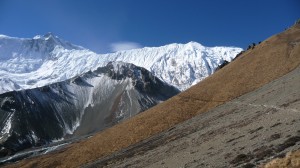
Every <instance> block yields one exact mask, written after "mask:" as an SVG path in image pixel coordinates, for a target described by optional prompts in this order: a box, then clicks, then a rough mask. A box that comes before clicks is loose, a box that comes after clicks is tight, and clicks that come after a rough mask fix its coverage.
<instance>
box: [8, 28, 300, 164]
mask: <svg viewBox="0 0 300 168" xmlns="http://www.w3.org/2000/svg"><path fill="white" fill-rule="evenodd" d="M299 43H300V26H299V25H298V26H296V27H293V28H291V29H288V30H287V31H285V32H283V33H281V34H278V35H275V36H273V37H271V38H269V39H267V40H265V41H264V42H262V43H261V44H260V45H258V46H256V47H255V49H253V50H248V51H247V52H245V53H244V54H243V55H242V56H240V57H239V58H238V59H236V60H235V61H234V62H232V63H230V64H229V65H227V66H226V67H224V68H223V69H222V70H220V71H218V72H216V73H215V74H214V75H212V76H210V77H208V78H207V79H205V80H204V81H202V82H201V83H199V84H197V85H195V86H193V87H192V88H190V89H189V90H187V91H185V92H183V93H181V94H179V95H178V96H175V97H173V98H171V99H169V100H168V101H165V102H164V103H161V104H159V105H157V106H155V107H153V108H151V109H149V110H147V111H146V112H143V113H141V114H139V115H137V116H135V117H133V118H131V119H129V120H127V121H125V122H123V123H120V124H118V125H116V126H114V127H112V128H109V129H107V130H105V131H103V132H101V133H98V134H96V135H95V136H94V137H92V138H90V139H87V140H84V141H81V142H78V143H75V144H73V145H71V146H70V147H68V148H67V149H66V150H64V151H62V152H56V153H52V154H47V155H44V156H41V157H38V158H33V159H27V160H24V161H21V162H19V163H16V164H13V165H9V166H8V167H53V166H55V167H78V166H80V165H83V164H86V163H89V162H93V161H95V160H97V159H99V158H101V157H103V156H106V155H109V154H111V153H113V152H115V151H118V150H120V149H122V148H125V147H128V146H130V145H132V144H135V143H137V142H139V141H141V140H144V139H146V138H149V137H150V136H152V135H154V134H157V133H159V132H161V131H163V130H166V129H168V128H170V127H172V126H174V125H175V124H178V123H180V122H182V121H184V120H187V119H189V118H192V117H193V116H195V115H197V114H199V113H202V112H206V111H208V110H210V109H212V108H214V107H216V106H218V105H220V104H223V103H224V102H226V101H229V100H231V99H234V98H236V97H238V96H240V95H243V94H245V93H247V92H250V91H253V90H254V89H256V88H259V87H261V86H262V85H264V84H267V83H268V82H270V81H273V80H274V79H276V78H279V77H281V76H283V75H285V74H287V73H288V72H290V71H292V70H293V69H295V68H296V67H298V66H299V65H300V55H299V53H300V44H299Z"/></svg>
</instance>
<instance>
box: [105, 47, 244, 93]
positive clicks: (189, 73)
mask: <svg viewBox="0 0 300 168" xmlns="http://www.w3.org/2000/svg"><path fill="white" fill-rule="evenodd" d="M241 51H242V49H241V48H237V47H205V46H203V45H201V44H199V43H197V42H189V43H187V44H177V43H174V44H169V45H165V46H162V47H145V48H142V49H134V50H128V51H121V52H117V53H114V54H107V55H105V56H104V57H105V58H106V59H107V60H114V61H124V62H129V63H133V64H135V65H137V66H141V67H144V68H146V69H148V70H149V71H151V72H152V73H153V74H154V75H156V76H157V77H159V78H160V79H162V80H163V81H165V82H167V83H169V84H171V85H173V86H176V87H177V88H178V89H180V90H185V89H187V88H189V87H190V86H192V85H194V84H196V83H198V82H199V81H201V80H203V79H204V78H206V77H207V76H209V75H211V74H212V73H213V72H214V71H215V69H216V68H217V67H218V66H219V65H220V64H222V63H223V62H224V61H225V60H226V61H228V62H230V61H231V60H232V59H233V58H235V56H236V55H237V54H238V53H240V52H241Z"/></svg>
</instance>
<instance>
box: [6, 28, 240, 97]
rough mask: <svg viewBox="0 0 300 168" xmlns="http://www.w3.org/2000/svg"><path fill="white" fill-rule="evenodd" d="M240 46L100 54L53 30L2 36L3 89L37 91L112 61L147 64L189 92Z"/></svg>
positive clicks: (172, 47) (175, 47)
mask: <svg viewBox="0 0 300 168" xmlns="http://www.w3.org/2000/svg"><path fill="white" fill-rule="evenodd" d="M240 51H241V49H240V48H235V47H213V48H210V47H204V46H202V45H200V44H198V43H195V42H190V43H187V44H170V45H166V46H163V47H152V48H149V47H148V48H147V47H146V48H143V49H137V50H130V51H123V52H117V53H111V54H104V55H100V54H96V53H94V52H91V51H89V50H87V49H84V48H82V47H79V46H76V45H73V44H70V43H69V42H66V41H64V40H61V39H59V38H58V37H57V36H54V35H53V34H51V33H49V34H46V35H44V36H36V37H34V38H33V39H20V38H13V37H7V36H4V35H0V93H5V92H8V91H13V90H22V89H32V88H36V87H42V86H45V85H48V84H51V83H55V82H61V81H64V80H67V79H70V78H73V77H75V76H77V75H81V74H83V73H85V72H88V71H90V70H92V71H93V70H96V69H97V68H98V67H101V66H105V65H106V64H107V63H108V62H110V61H122V62H129V63H133V64H136V65H137V66H141V67H144V68H146V69H148V70H149V71H150V72H152V73H154V75H156V76H158V77H159V78H160V79H161V80H163V81H165V82H167V83H169V84H171V85H173V86H175V87H177V88H179V89H181V90H184V89H186V88H188V87H190V86H191V85H193V84H195V83H197V82H198V81H200V80H202V79H204V78H205V77H207V76H208V75H210V74H212V73H213V72H214V70H215V68H216V67H217V66H218V65H219V64H221V63H222V62H223V61H224V60H227V61H231V60H232V59H233V58H234V57H235V56H236V54H237V53H239V52H240Z"/></svg>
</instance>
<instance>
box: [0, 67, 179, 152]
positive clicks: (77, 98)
mask: <svg viewBox="0 0 300 168" xmlns="http://www.w3.org/2000/svg"><path fill="white" fill-rule="evenodd" d="M177 93H179V90H178V89H176V88H175V87H172V86H170V85H168V84H166V83H164V82H162V81H161V80H160V79H158V78H157V77H155V76H153V75H152V74H151V73H150V72H149V71H147V70H146V69H144V68H141V67H137V66H135V65H133V64H128V63H123V62H111V63H109V64H107V65H106V66H105V67H100V68H98V69H97V70H95V71H90V72H87V73H85V74H83V75H80V76H77V77H75V78H72V79H70V80H67V81H64V82H59V83H54V84H51V85H47V86H44V87H40V88H35V89H29V90H22V91H13V92H7V93H4V94H1V95H0V121H1V124H0V130H1V132H0V146H1V150H0V151H1V155H2V156H5V155H10V154H13V153H15V152H17V151H20V150H23V149H26V148H29V147H32V146H41V145H45V144H49V143H51V142H54V141H58V140H62V139H68V138H75V137H80V136H83V135H88V134H91V133H94V132H96V131H99V130H102V129H104V128H107V127H110V126H112V125H114V124H116V123H118V122H120V121H123V120H124V119H127V118H130V117H132V116H134V115H136V114H137V113H139V112H141V111H144V110H146V109H148V108H150V107H152V106H154V105H157V104H159V103H160V102H162V101H164V100H166V99H168V98H170V97H172V96H174V95H176V94H177Z"/></svg>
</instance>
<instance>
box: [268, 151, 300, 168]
mask: <svg viewBox="0 0 300 168" xmlns="http://www.w3.org/2000/svg"><path fill="white" fill-rule="evenodd" d="M299 167H300V150H298V151H294V152H289V153H287V154H286V156H285V157H284V158H277V159H273V160H272V161H270V162H269V163H267V164H266V165H265V166H264V168H299Z"/></svg>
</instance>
